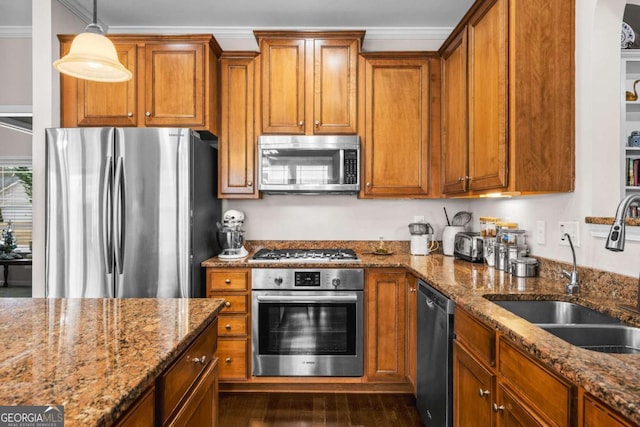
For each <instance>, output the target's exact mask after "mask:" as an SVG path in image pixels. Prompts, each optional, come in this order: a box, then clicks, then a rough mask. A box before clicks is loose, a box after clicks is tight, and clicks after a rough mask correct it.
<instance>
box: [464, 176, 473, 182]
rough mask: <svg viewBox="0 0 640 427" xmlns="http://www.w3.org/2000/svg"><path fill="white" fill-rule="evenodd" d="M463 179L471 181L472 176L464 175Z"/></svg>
mask: <svg viewBox="0 0 640 427" xmlns="http://www.w3.org/2000/svg"><path fill="white" fill-rule="evenodd" d="M464 179H466V180H467V181H471V180H472V179H473V178H471V177H470V176H465V177H464Z"/></svg>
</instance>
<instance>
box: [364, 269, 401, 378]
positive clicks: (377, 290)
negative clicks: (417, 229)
mask: <svg viewBox="0 0 640 427" xmlns="http://www.w3.org/2000/svg"><path fill="white" fill-rule="evenodd" d="M405 280H406V273H405V271H404V270H398V269H368V270H366V272H365V329H366V335H365V375H366V377H367V381H368V382H401V383H404V382H406V378H405V372H406V371H405V345H406V337H405V331H406V329H405V322H406V320H405V316H406V311H405V310H406V308H405V304H406V289H407V287H406V283H405Z"/></svg>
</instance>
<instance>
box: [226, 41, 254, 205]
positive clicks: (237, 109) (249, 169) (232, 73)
mask: <svg viewBox="0 0 640 427" xmlns="http://www.w3.org/2000/svg"><path fill="white" fill-rule="evenodd" d="M254 55H255V54H254ZM254 55H252V56H249V55H248V57H232V58H227V57H225V56H224V54H223V56H222V59H221V61H220V62H221V83H222V87H221V90H220V99H221V100H222V105H221V115H222V120H221V123H220V130H221V132H220V138H219V139H218V165H219V171H218V175H219V177H220V179H219V181H218V197H220V198H234V197H235V198H257V197H258V191H257V186H256V185H255V184H254V181H255V169H256V162H255V156H256V143H255V131H254V123H255V120H254V100H255V96H254V93H255V92H254V90H255V67H256V61H257V60H256V58H255V56H254Z"/></svg>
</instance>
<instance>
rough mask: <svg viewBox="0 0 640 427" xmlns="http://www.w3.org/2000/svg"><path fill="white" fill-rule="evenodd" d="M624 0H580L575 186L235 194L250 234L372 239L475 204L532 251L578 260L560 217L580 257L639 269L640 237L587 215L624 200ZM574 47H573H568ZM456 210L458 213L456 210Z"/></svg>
mask: <svg viewBox="0 0 640 427" xmlns="http://www.w3.org/2000/svg"><path fill="white" fill-rule="evenodd" d="M628 2H629V3H634V4H640V1H638V0H629V1H628ZM626 3H627V2H626V1H625V0H576V53H575V55H576V189H575V191H574V192H573V193H567V194H554V195H546V196H528V197H521V198H513V199H499V200H494V199H483V200H472V201H467V200H460V201H452V200H436V201H434V200H424V201H420V200H417V201H415V200H414V201H410V200H406V201H384V200H380V201H369V200H356V199H349V198H344V197H340V198H339V199H337V200H334V199H331V198H330V197H322V198H321V197H309V198H306V197H301V196H265V199H264V200H261V201H234V200H229V201H227V202H226V203H225V207H226V208H230V209H240V210H243V211H245V213H246V217H247V224H246V228H247V238H248V239H251V240H262V239H266V240H269V239H280V238H283V239H294V238H295V239H320V240H327V239H365V240H375V239H377V238H378V237H379V236H385V237H387V236H388V237H389V238H391V239H401V240H408V238H409V237H408V230H407V228H406V225H407V224H408V223H409V222H410V221H411V220H412V218H413V215H414V214H422V213H424V214H425V216H426V218H427V220H428V221H430V222H431V223H432V225H434V226H435V227H436V229H437V234H438V235H440V234H441V231H442V226H443V225H444V218H443V214H442V213H441V212H442V206H447V209H448V210H449V212H450V213H451V212H455V211H456V210H459V209H469V210H471V211H472V212H473V213H474V227H475V229H476V230H477V228H478V220H477V219H478V217H480V216H485V215H488V216H500V217H503V218H506V217H509V218H511V219H512V220H513V221H516V222H518V223H519V224H520V227H521V228H524V229H526V230H528V235H529V243H530V245H529V246H530V249H531V252H532V254H533V255H537V256H542V257H546V258H552V259H557V260H560V261H567V262H570V261H571V251H570V249H569V248H568V247H567V246H560V245H559V244H558V243H556V241H557V236H558V235H559V234H560V228H559V225H558V221H559V220H563V221H564V220H576V221H579V223H580V240H581V246H580V247H579V248H576V256H577V260H578V264H580V265H583V266H589V267H593V268H597V269H602V270H606V271H612V272H617V273H620V274H625V275H629V276H636V275H638V273H639V272H640V243H638V242H627V245H626V249H625V251H624V252H620V253H614V252H610V251H607V250H606V249H605V248H604V244H605V242H604V239H602V238H595V237H593V236H592V235H591V232H590V229H591V228H590V227H589V226H587V224H585V222H584V218H585V217H586V216H610V217H611V216H613V215H614V214H615V210H616V206H617V204H618V201H619V200H620V196H621V195H620V189H619V180H620V178H619V177H620V173H621V170H620V164H621V162H620V155H621V147H620V144H619V142H618V141H620V138H619V123H620V41H619V40H620V30H621V22H622V16H623V13H624V6H625V4H626ZM567 53H568V54H570V52H567ZM450 215H451V214H450ZM537 220H543V221H545V224H546V244H544V245H541V244H536V243H534V239H533V231H534V227H535V223H536V221H537Z"/></svg>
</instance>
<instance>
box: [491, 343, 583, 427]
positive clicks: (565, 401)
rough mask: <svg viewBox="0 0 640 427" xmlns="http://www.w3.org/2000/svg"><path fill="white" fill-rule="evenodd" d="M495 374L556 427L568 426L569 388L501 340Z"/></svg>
mask: <svg viewBox="0 0 640 427" xmlns="http://www.w3.org/2000/svg"><path fill="white" fill-rule="evenodd" d="M498 345H499V354H500V357H499V364H498V371H499V373H500V374H501V375H502V377H503V378H504V379H505V380H507V381H508V382H509V383H510V384H511V385H512V387H513V388H514V389H515V390H518V391H519V392H520V393H521V394H522V395H523V396H525V397H526V398H527V400H528V401H529V402H530V403H531V404H533V405H535V407H536V409H537V410H538V411H539V412H540V413H541V414H544V415H545V416H546V417H547V418H549V420H550V421H552V422H553V423H554V424H555V425H558V426H565V425H570V419H569V416H570V413H571V384H569V383H567V382H565V381H564V380H562V379H561V378H559V377H557V376H556V375H554V374H553V373H551V372H549V371H547V370H546V369H545V368H544V367H542V366H541V365H539V364H538V363H536V362H534V361H533V360H531V359H530V358H529V357H527V356H526V355H524V354H523V353H521V352H520V351H519V350H518V349H516V348H515V347H513V346H512V345H511V344H510V343H509V342H507V341H506V340H504V339H500V341H499V343H498Z"/></svg>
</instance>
